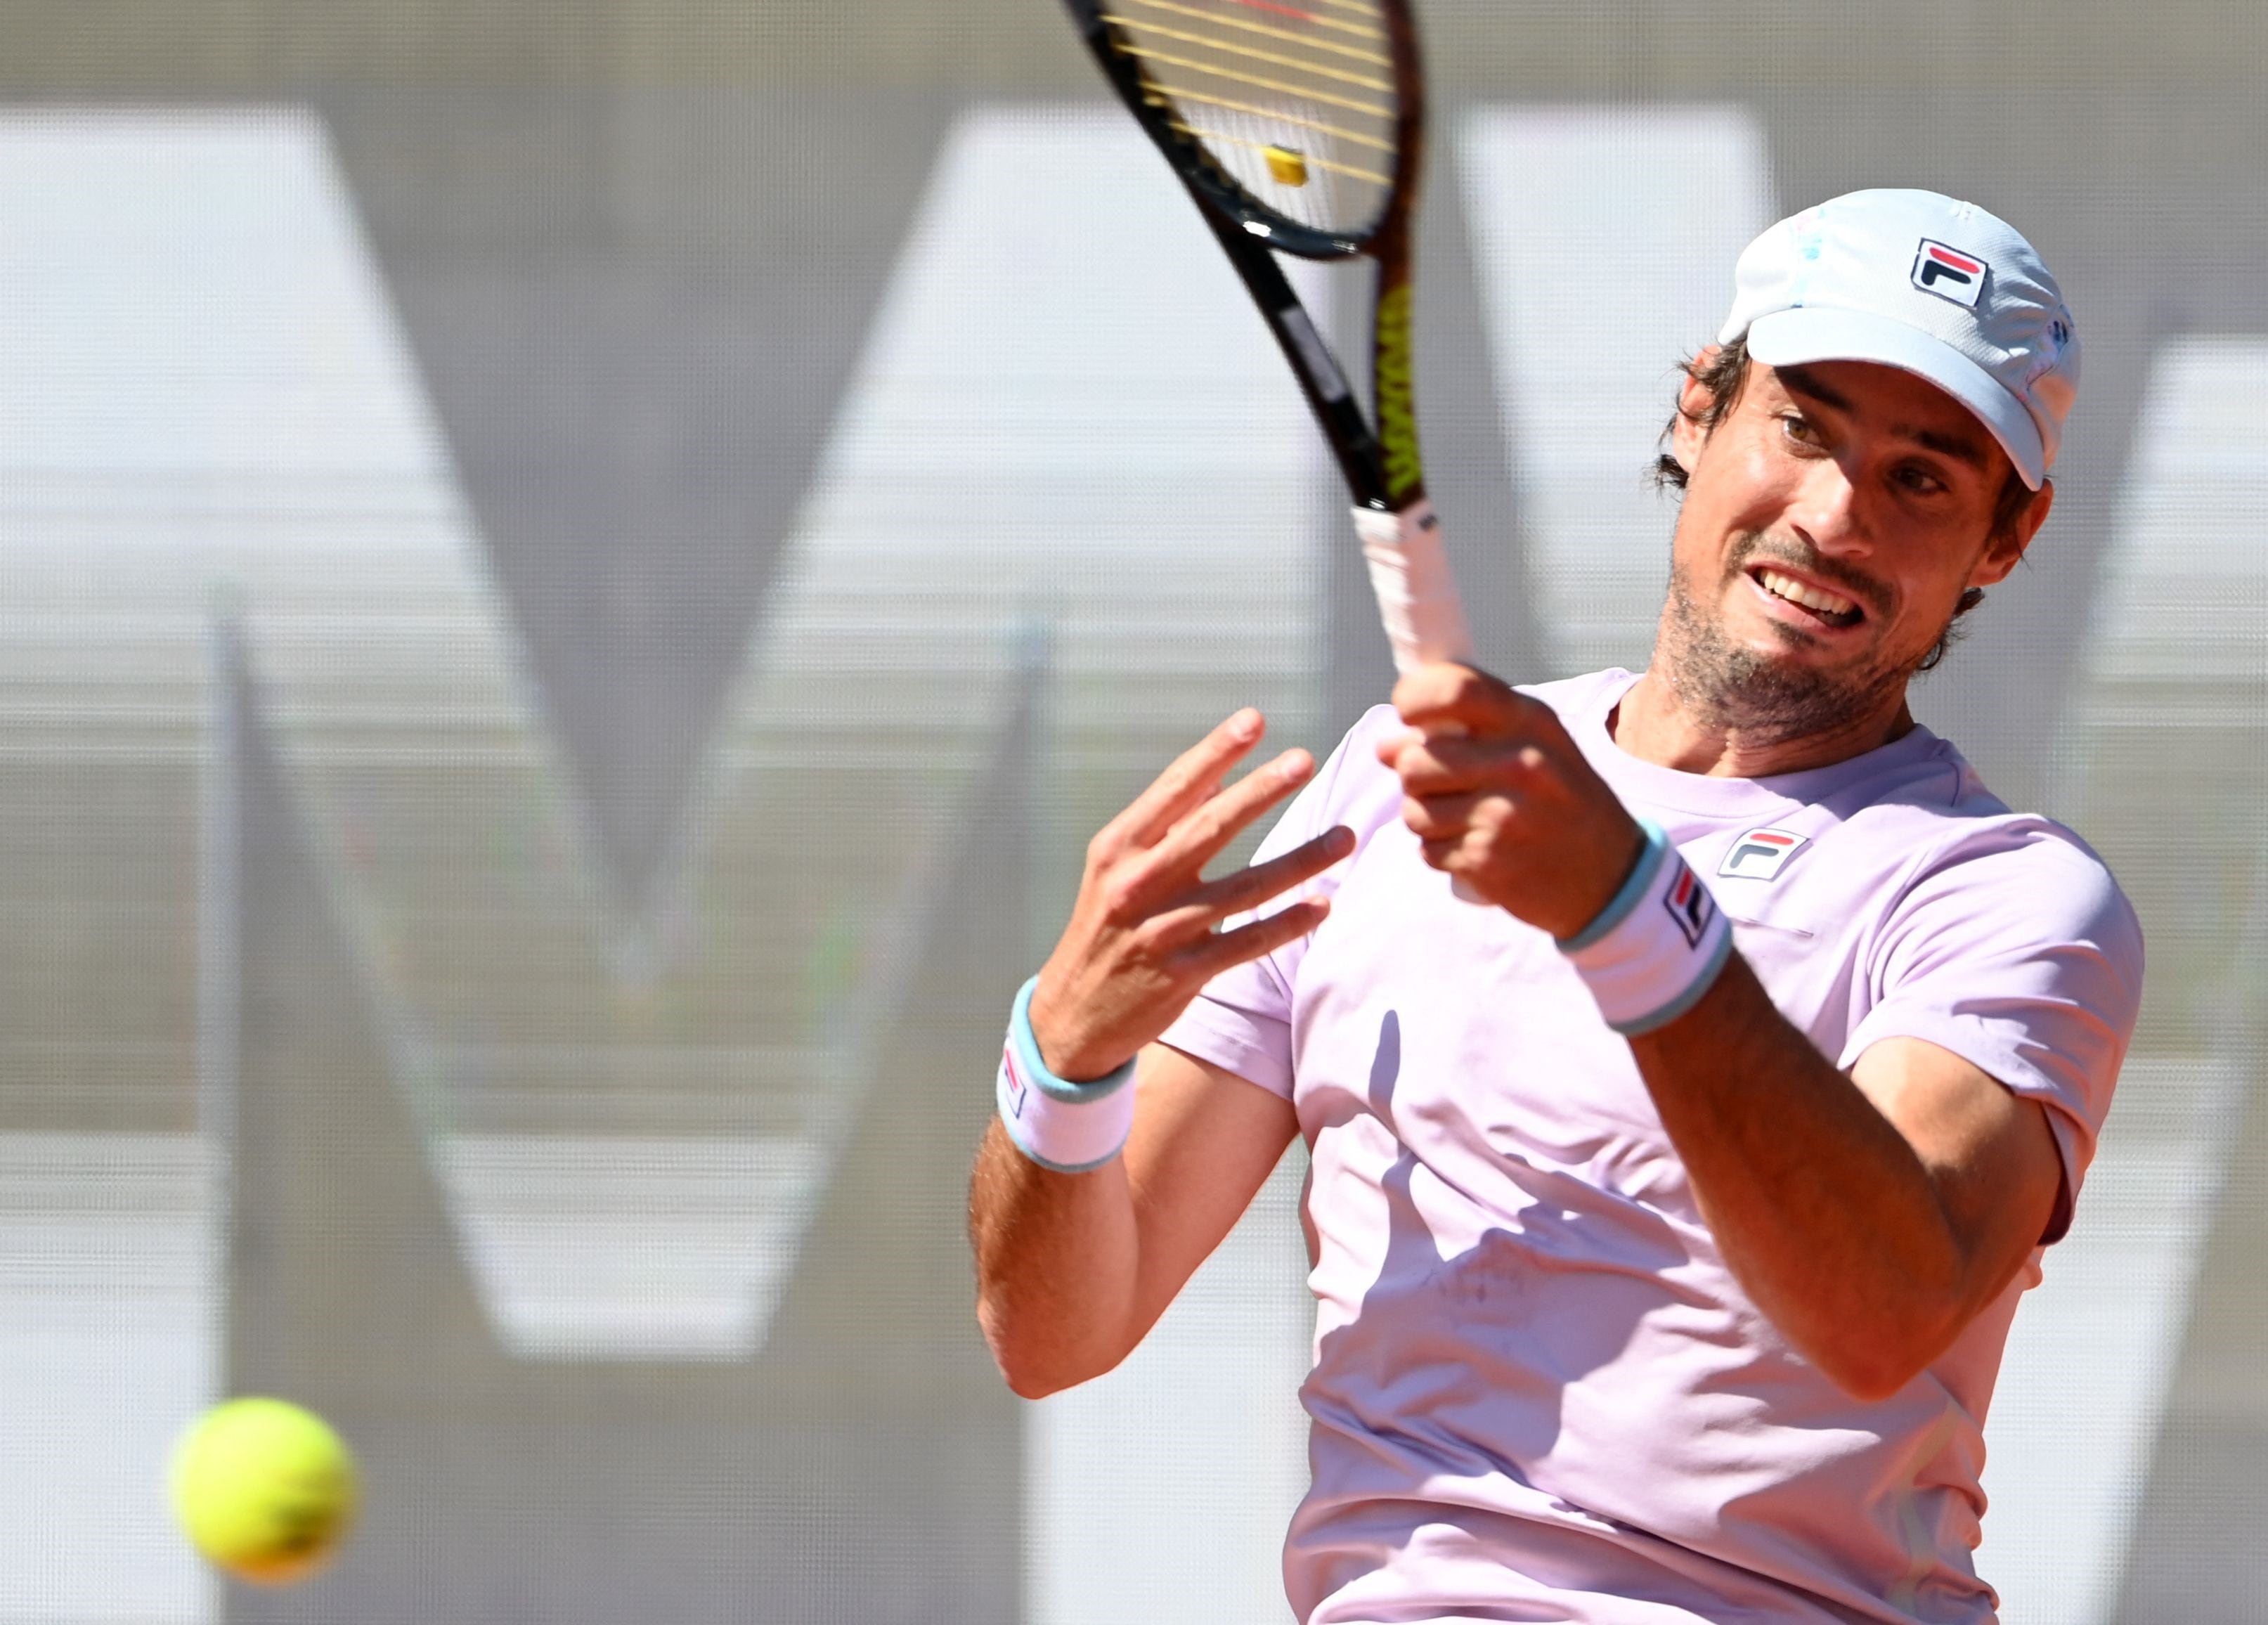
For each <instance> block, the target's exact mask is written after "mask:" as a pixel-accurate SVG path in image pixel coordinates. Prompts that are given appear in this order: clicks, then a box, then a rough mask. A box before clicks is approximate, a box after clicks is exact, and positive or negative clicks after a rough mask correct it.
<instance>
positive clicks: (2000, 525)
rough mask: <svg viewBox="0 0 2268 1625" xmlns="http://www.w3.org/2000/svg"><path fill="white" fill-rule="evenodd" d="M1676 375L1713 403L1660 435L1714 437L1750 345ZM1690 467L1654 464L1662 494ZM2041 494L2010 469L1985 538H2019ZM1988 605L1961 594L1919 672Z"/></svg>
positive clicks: (1667, 461)
mask: <svg viewBox="0 0 2268 1625" xmlns="http://www.w3.org/2000/svg"><path fill="white" fill-rule="evenodd" d="M1677 370H1678V371H1680V372H1683V374H1684V375H1685V376H1686V377H1687V378H1689V379H1692V380H1693V381H1694V382H1695V383H1697V384H1698V385H1700V386H1701V387H1702V388H1703V389H1704V390H1705V391H1706V392H1707V393H1708V396H1709V400H1708V403H1707V404H1706V405H1705V406H1704V407H1703V408H1701V409H1700V410H1699V411H1698V412H1694V413H1690V414H1689V413H1688V412H1687V411H1686V410H1685V405H1684V402H1683V401H1680V402H1679V403H1678V405H1677V407H1676V408H1675V410H1673V411H1672V412H1671V414H1670V417H1669V424H1668V427H1667V428H1665V429H1664V430H1662V431H1661V437H1662V439H1663V441H1664V442H1667V441H1668V439H1669V437H1671V436H1672V435H1674V434H1675V433H1676V432H1677V423H1678V420H1679V419H1680V418H1687V419H1689V420H1690V422H1691V423H1693V424H1694V425H1695V426H1696V427H1697V428H1698V429H1699V430H1701V432H1702V433H1703V434H1704V435H1708V434H1711V433H1713V432H1714V431H1715V430H1716V427H1717V425H1718V424H1719V423H1723V422H1724V421H1725V418H1726V416H1727V414H1729V413H1730V412H1731V411H1732V409H1733V408H1734V406H1735V405H1736V404H1737V403H1738V402H1739V401H1740V399H1741V391H1742V390H1743V389H1744V388H1746V387H1747V386H1748V382H1749V345H1748V341H1747V340H1745V339H1734V341H1733V342H1731V343H1729V344H1719V345H1717V346H1715V347H1714V348H1712V349H1705V350H1703V351H1702V352H1701V353H1700V354H1699V355H1697V356H1695V357H1692V358H1691V359H1690V360H1688V361H1684V362H1681V363H1679V364H1678V369H1677ZM1653 482H1654V484H1655V485H1657V486H1659V487H1660V488H1661V489H1663V490H1676V491H1682V490H1683V489H1685V482H1686V473H1685V465H1684V464H1683V463H1681V462H1679V461H1678V460H1677V459H1676V458H1675V457H1674V456H1672V455H1671V454H1670V453H1669V452H1662V453H1661V455H1660V456H1658V457H1656V458H1655V459H1654V460H1653ZM2038 495H2039V493H2038V492H2036V491H2035V490H2033V489H2032V488H2031V487H2030V486H2029V485H2026V484H2025V483H2024V476H2023V475H2021V474H2018V473H2017V472H2016V471H2015V470H2014V468H2011V469H2009V470H2008V477H2007V479H2006V480H2004V481H2002V482H2001V483H2000V494H1999V496H1997V497H1995V498H1994V499H1993V502H1992V529H1991V530H1990V531H1988V532H1987V533H1986V534H1987V535H1988V536H1990V537H1991V538H1992V540H1996V541H1997V540H1999V539H2001V538H2002V537H2005V536H2013V535H2014V534H2015V532H2016V526H2017V525H2018V524H2019V523H2020V522H2021V520H2022V518H2023V517H2024V514H2025V512H2026V511H2027V510H2029V508H2030V507H2031V505H2032V504H2033V502H2034V501H2035V500H2036V498H2037V497H2038ZM1984 601H1985V589H1984V588H1982V587H1970V588H1968V589H1967V590H1966V591H1964V592H1962V595H1961V601H1960V602H1959V603H1957V604H1955V606H1954V607H1953V620H1952V621H1951V622H1950V623H1949V624H1948V626H1947V627H1946V629H1945V636H1942V637H1940V638H1939V639H1938V640H1937V642H1936V643H1933V644H1932V645H1931V646H1930V651H1929V652H1928V653H1927V654H1926V655H1924V656H1923V657H1922V659H1921V665H1918V667H1916V668H1915V669H1916V670H1917V671H1923V672H1927V671H1932V670H1933V669H1935V667H1936V665H1937V664H1938V662H1939V661H1940V660H1942V659H1944V658H1945V652H1946V651H1947V650H1948V649H1950V648H1952V647H1953V645H1954V643H1955V642H1956V641H1957V640H1958V639H1959V637H1960V636H1961V632H1962V627H1961V617H1962V616H1963V615H1965V614H1968V613H1969V612H1970V610H1972V609H1974V608H1976V607H1977V605H1979V604H1981V603H1983V602H1984Z"/></svg>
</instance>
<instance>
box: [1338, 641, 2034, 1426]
mask: <svg viewBox="0 0 2268 1625" xmlns="http://www.w3.org/2000/svg"><path fill="white" fill-rule="evenodd" d="M1395 702H1396V704H1397V705H1399V706H1400V707H1401V708H1402V710H1403V716H1404V717H1405V719H1407V720H1409V721H1410V723H1411V724H1412V725H1413V728H1414V729H1415V730H1416V732H1412V733H1410V734H1409V735H1405V736H1403V738H1401V739H1397V740H1389V741H1388V742H1387V743H1386V744H1385V745H1382V746H1381V747H1380V754H1381V759H1383V760H1385V761H1387V763H1388V766H1390V767H1393V768H1395V770H1396V771H1397V772H1399V773H1400V774H1401V775H1402V777H1403V787H1404V790H1405V792H1406V793H1407V796H1408V800H1407V802H1406V803H1405V805H1404V809H1403V816H1404V820H1405V821H1406V822H1407V823H1408V824H1409V825H1410V828H1411V829H1412V830H1413V832H1415V833H1416V834H1417V835H1418V837H1419V840H1420V842H1421V843H1422V844H1423V847H1424V849H1425V857H1426V860H1427V862H1429V863H1431V864H1432V865H1433V866H1434V867H1436V868H1439V869H1442V870H1445V871H1448V872H1450V873H1452V874H1454V875H1456V876H1457V877H1458V878H1459V879H1462V880H1463V881H1464V882H1465V883H1466V884H1467V885H1468V886H1469V887H1470V888H1472V889H1473V890H1476V891H1477V892H1478V893H1481V894H1482V895H1484V896H1485V897H1487V898H1488V899H1489V900H1490V901H1494V902H1497V903H1499V904H1500V905H1501V906H1503V907H1505V908H1507V909H1508V910H1509V911H1510V912H1512V913H1513V914H1514V915H1518V916H1519V917H1521V919H1524V920H1527V921H1528V923H1531V924H1535V925H1537V926H1539V927H1541V928H1543V930H1548V931H1550V933H1551V934H1552V935H1553V936H1554V937H1556V938H1560V939H1562V940H1563V941H1564V940H1565V939H1567V938H1571V937H1572V936H1574V935H1575V934H1576V933H1578V932H1580V931H1581V930H1582V929H1583V928H1584V927H1585V926H1586V925H1587V924H1588V923H1590V922H1591V921H1592V920H1593V919H1594V918H1595V917H1596V916H1597V915H1598V914H1599V912H1600V910H1601V909H1602V908H1603V907H1604V906H1605V904H1606V902H1607V900H1608V899H1609V898H1610V897H1612V896H1614V895H1615V894H1616V890H1617V888H1618V887H1619V886H1621V885H1622V883H1623V880H1624V879H1625V878H1626V877H1628V876H1630V875H1631V871H1632V870H1633V869H1634V868H1635V866H1636V865H1637V864H1638V857H1639V854H1640V850H1641V849H1642V847H1643V845H1644V835H1643V833H1642V832H1641V830H1640V829H1639V827H1638V824H1637V822H1636V820H1633V819H1632V818H1631V815H1630V813H1628V812H1627V811H1626V810H1625V809H1624V807H1623V806H1622V805H1621V803H1620V802H1619V800H1617V799H1616V797H1615V795H1614V792H1613V790H1611V789H1610V788H1609V786H1608V785H1607V784H1606V783H1604V781H1602V780H1601V779H1600V778H1599V777H1598V776H1597V774H1596V773H1595V772H1594V770H1593V769H1592V768H1590V765H1589V763H1588V762H1587V761H1586V760H1585V759H1584V758H1583V756H1582V754H1581V752H1580V749H1579V748H1578V747H1577V746H1575V744H1574V742H1573V741H1572V739H1569V738H1568V737H1567V734H1566V732H1565V729H1564V728H1563V727H1561V725H1560V724H1559V722H1558V719H1557V717H1556V716H1555V715H1554V714H1552V712H1551V711H1550V708H1549V707H1547V706H1544V705H1543V704H1542V703H1541V702H1537V701H1535V700H1532V699H1530V698H1528V696H1526V695H1520V694H1518V693H1516V692H1514V691H1513V690H1511V689H1509V688H1505V687H1504V685H1502V684H1500V683H1499V682H1497V681H1496V680H1495V679H1493V678H1490V677H1487V676H1485V674H1483V673H1474V672H1467V671H1462V670H1461V669H1460V668H1455V667H1445V666H1436V667H1429V668H1426V669H1425V670H1424V671H1422V672H1420V673H1414V674H1413V675H1412V676H1410V677H1409V678H1406V679H1404V680H1403V685H1402V686H1401V688H1397V690H1396V693H1395ZM1630 1043H1631V1052H1632V1054H1633V1055H1635V1057H1636V1059H1637V1062H1638V1069H1639V1071H1640V1073H1641V1074H1642V1075H1643V1077H1645V1080H1646V1086H1647V1088H1648V1090H1649V1091H1650V1092H1651V1093H1652V1095H1653V1100H1654V1103H1655V1107H1656V1109H1657V1111H1658V1112H1659V1113H1660V1114H1661V1120H1662V1123H1663V1126H1664V1127H1665V1129H1667V1130H1668V1135H1669V1137H1670V1140H1671V1143H1673V1144H1674V1145H1675V1148H1676V1150H1677V1152H1678V1155H1679V1157H1680V1158H1682V1159H1683V1162H1684V1164H1685V1166H1686V1169H1687V1171H1688V1173H1689V1174H1690V1178H1691V1180H1692V1184H1693V1188H1694V1191H1695V1194H1696V1196H1697V1199H1698V1201H1699V1202H1700V1205H1701V1209H1702V1211H1703V1215H1704V1217H1705V1218H1706V1219H1707V1221H1708V1223H1709V1225H1710V1228H1711V1231H1712V1233H1713V1234H1714V1236H1715V1237H1716V1239H1717V1241H1718V1244H1719V1247H1720V1248H1721V1249H1722V1251H1723V1253H1724V1255H1725V1258H1726V1261H1727V1264H1728V1265H1730V1267H1731V1268H1732V1269H1733V1271H1734V1275H1735V1276H1737V1277H1738V1278H1739V1280H1740V1282H1741V1283H1742V1287H1743V1288H1744V1289H1745V1290H1747V1291H1748V1293H1749V1296H1750V1297H1751V1298H1753V1299H1754V1300H1755V1302H1756V1305H1757V1306H1758V1307H1759V1308H1760V1309H1762V1310H1763V1311H1764V1313H1766V1314H1768V1315H1769V1316H1771V1319H1772V1320H1773V1322H1774V1324H1776V1325H1777V1326H1778V1327H1779V1328H1780V1330H1781V1332H1782V1333H1783V1334H1784V1335H1786V1337H1787V1338H1788V1340H1789V1342H1791V1343H1793V1345H1794V1346H1795V1348H1796V1349H1798V1350H1799V1351H1800V1352H1801V1353H1802V1354H1803V1355H1804V1356H1805V1357H1807V1358H1808V1359H1809V1360H1810V1361H1811V1362H1812V1363H1813V1364H1815V1365H1816V1366H1818V1367H1819V1368H1820V1370H1822V1371H1824V1372H1825V1373H1826V1374H1827V1375H1828V1376H1829V1377H1830V1379H1833V1380H1834V1381H1835V1382H1836V1383H1837V1385H1838V1386H1842V1387H1843V1388H1844V1389H1845V1390H1846V1391H1848V1392H1850V1393H1852V1394H1854V1395H1857V1396H1859V1397H1861V1398H1879V1397H1883V1396H1887V1395H1888V1394H1890V1393H1895V1392H1896V1391H1897V1390H1898V1389H1899V1388H1901V1387H1903V1386H1904V1385H1905V1384H1906V1383H1907V1382H1908V1381H1910V1380H1911V1379H1912V1378H1913V1377H1914V1376H1915V1375H1916V1374H1917V1373H1918V1372H1919V1371H1921V1370H1922V1369H1923V1368H1924V1367H1926V1365H1927V1364H1929V1363H1930V1362H1931V1361H1932V1360H1933V1359H1935V1358H1936V1357H1938V1356H1939V1355H1940V1354H1941V1353H1943V1352H1944V1350H1945V1349H1947V1348H1948V1346H1950V1345H1951V1344H1952V1342H1954V1340H1955V1338H1957V1337H1958V1336H1959V1335H1961V1333H1962V1330H1963V1329H1964V1328H1965V1327H1967V1326H1968V1325H1969V1323H1970V1321H1971V1320H1973V1319H1975V1317H1976V1316H1977V1313H1979V1312H1980V1311H1982V1310H1983V1309H1984V1308H1985V1306H1986V1305H1988V1304H1990V1303H1991V1302H1992V1300H1993V1299H1994V1298H1996V1297H1998V1296H1999V1292H2000V1290H2002V1289H2003V1288H2004V1287H2005V1286H2006V1285H2007V1282H2008V1280H2009V1278H2010V1276H2013V1275H2014V1273H2015V1271H2016V1270H2017V1269H2018V1268H2021V1266H2022V1264H2023V1262H2024V1260H2025V1258H2026V1257H2027V1256H2028V1255H2029V1253H2030V1251H2031V1249H2032V1248H2033V1247H2034V1246H2036V1245H2037V1244H2038V1242H2039V1240H2040V1239H2041V1238H2042V1236H2043V1233H2044V1232H2046V1230H2047V1227H2048V1225H2049V1223H2050V1221H2051V1216H2052V1215H2053V1214H2054V1212H2055V1211H2056V1206H2057V1198H2058V1193H2059V1192H2060V1190H2061V1188H2062V1181H2063V1177H2064V1162H2063V1156H2062V1153H2061V1152H2060V1151H2059V1150H2058V1145H2057V1143H2056V1136H2055V1134H2054V1132H2053V1131H2052V1130H2051V1127H2050V1125H2049V1121H2048V1111H2047V1108H2046V1107H2043V1106H2042V1105H2041V1104H2040V1103H2039V1102H2038V1101H2037V1100H2036V1099H2030V1098H2028V1097H2027V1096H2025V1095H2023V1094H2020V1093H2018V1092H2014V1091H2013V1090H2011V1089H2009V1088H2007V1087H2006V1086H2004V1085H2003V1083H2002V1082H2001V1081H2000V1080H1998V1079H1996V1078H1995V1077H1992V1075H1990V1074H1989V1073H1987V1072H1986V1071H1985V1070H1984V1069H1983V1068H1981V1067H1979V1066H1977V1065H1976V1064H1975V1063H1972V1062H1971V1061H1970V1060H1968V1059H1966V1058H1964V1057H1963V1056H1962V1055H1958V1054H1955V1052H1954V1051H1953V1050H1951V1049H1948V1048H1945V1047H1944V1046H1943V1045H1940V1044H1937V1043H1933V1042H1931V1041H1929V1040H1926V1039H1923V1038H1920V1037H1916V1036H1908V1035H1891V1036H1885V1037H1883V1038H1882V1039H1881V1040H1879V1041H1877V1042H1874V1043H1873V1044H1872V1045H1870V1046H1869V1047H1867V1048H1866V1049H1865V1051H1864V1052H1863V1053H1862V1054H1861V1055H1859V1058H1858V1061H1857V1063H1856V1064H1855V1065H1854V1066H1853V1067H1852V1069H1851V1070H1850V1071H1849V1072H1847V1073H1846V1072H1845V1071H1843V1070H1839V1069H1838V1068H1837V1066H1836V1065H1835V1064H1834V1063H1833V1061H1832V1060H1831V1059H1830V1057H1828V1056H1826V1055H1822V1054H1821V1053H1820V1051H1819V1049H1818V1048H1817V1047H1816V1046H1815V1045H1814V1044H1813V1043H1812V1041H1811V1040H1810V1038H1809V1037H1808V1035H1807V1034H1806V1033H1803V1032H1801V1031H1800V1030H1799V1029H1798V1028H1796V1027H1795V1026H1793V1024H1791V1023H1790V1022H1789V1021H1788V1020H1787V1018H1786V1017H1784V1016H1782V1015H1781V1014H1780V1012H1779V1011H1778V1009H1777V1008H1775V1007H1774V1005H1773V1004H1772V1003H1771V998H1770V996H1768V995H1767V994H1766V993H1765V991H1764V987H1763V986H1762V984H1761V983H1759V982H1757V981H1756V976H1755V974H1754V973H1753V972H1752V971H1750V969H1749V967H1748V965H1747V963H1746V962H1745V961H1744V960H1742V958H1741V957H1740V955H1739V954H1738V953H1734V954H1733V955H1732V956H1731V957H1730V958H1729V959H1727V960H1726V961H1725V965H1724V969H1723V970H1722V971H1721V972H1720V973H1719V974H1718V975H1717V977H1716V979H1715V981H1714V982H1712V984H1711V985H1710V986H1709V988H1708V989H1707V991H1706V992H1705V993H1704V994H1703V995H1702V996H1700V997H1699V998H1698V1000H1697V1002H1696V1003H1694V1004H1692V1005H1691V1007H1690V1008H1689V1009H1687V1010H1685V1011H1683V1014H1681V1015H1678V1016H1677V1017H1676V1018H1675V1019H1672V1020H1668V1021H1667V1022H1666V1023H1665V1024H1663V1025H1661V1026H1657V1027H1655V1028H1653V1030H1652V1031H1650V1032H1646V1033H1639V1034H1638V1035H1637V1036H1634V1037H1632V1038H1631V1040H1630Z"/></svg>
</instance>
